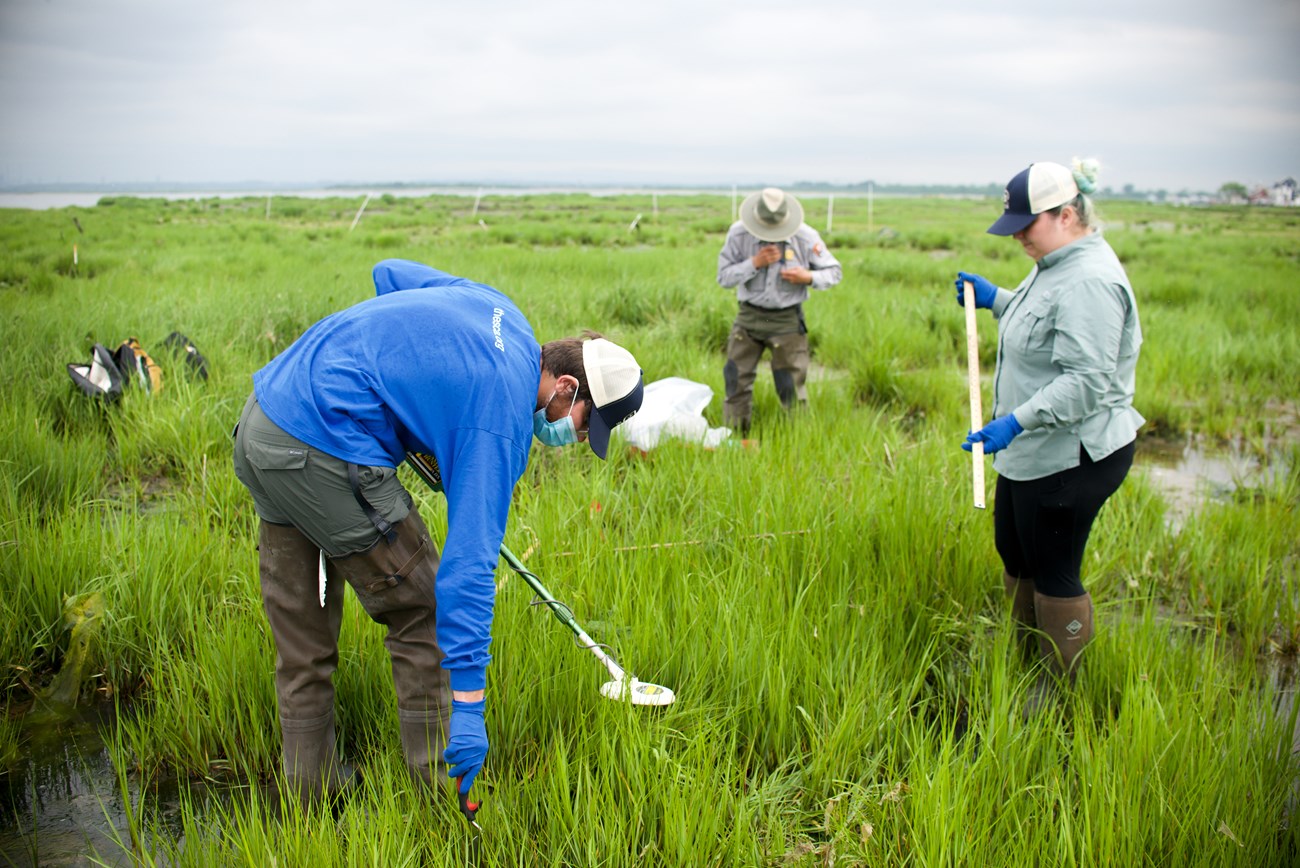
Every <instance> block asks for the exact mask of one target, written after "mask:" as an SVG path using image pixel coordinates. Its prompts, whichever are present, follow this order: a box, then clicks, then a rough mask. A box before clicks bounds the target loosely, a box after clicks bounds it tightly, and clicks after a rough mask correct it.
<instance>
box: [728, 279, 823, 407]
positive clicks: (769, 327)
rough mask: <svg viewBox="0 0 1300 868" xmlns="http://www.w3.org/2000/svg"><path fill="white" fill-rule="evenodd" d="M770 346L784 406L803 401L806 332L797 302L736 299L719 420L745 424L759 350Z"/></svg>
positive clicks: (805, 395) (805, 394)
mask: <svg viewBox="0 0 1300 868" xmlns="http://www.w3.org/2000/svg"><path fill="white" fill-rule="evenodd" d="M765 349H770V350H771V351H772V382H773V384H774V385H775V386H776V394H777V397H778V398H780V400H781V406H783V407H785V408H786V409H787V410H789V409H791V408H793V407H794V406H795V402H796V401H797V402H799V403H800V404H807V403H808V389H807V388H806V386H805V383H806V382H807V380H808V364H809V355H808V332H807V328H806V327H805V325H804V321H803V311H802V310H801V309H800V308H799V307H798V306H796V307H791V308H786V309H784V310H765V309H763V308H758V307H754V306H753V305H750V304H746V303H744V302H741V304H740V311H739V313H738V314H737V315H736V321H735V323H734V324H733V325H732V326H731V335H730V336H729V337H728V338H727V364H726V366H725V367H723V369H722V379H723V383H724V384H725V386H726V390H727V398H726V401H725V402H724V403H723V406H722V417H723V424H724V425H728V426H731V427H734V428H739V429H740V430H741V432H742V433H743V432H745V431H748V430H749V424H750V418H751V416H752V413H753V404H754V380H755V379H756V377H757V371H758V362H759V360H760V359H761V358H762V356H763V351H764V350H765Z"/></svg>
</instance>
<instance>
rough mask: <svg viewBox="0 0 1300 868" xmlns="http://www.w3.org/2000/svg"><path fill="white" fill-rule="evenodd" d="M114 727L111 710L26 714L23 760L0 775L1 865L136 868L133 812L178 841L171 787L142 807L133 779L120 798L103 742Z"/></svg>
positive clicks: (153, 793)
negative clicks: (131, 831)
mask: <svg viewBox="0 0 1300 868" xmlns="http://www.w3.org/2000/svg"><path fill="white" fill-rule="evenodd" d="M116 723H117V718H116V715H115V713H114V710H113V707H112V706H96V707H91V708H76V709H71V710H67V711H66V713H58V714H54V713H49V714H47V713H43V712H41V711H39V710H38V711H35V712H33V713H31V714H29V715H28V717H27V719H26V720H25V721H24V724H25V734H24V738H25V739H26V742H25V744H24V756H23V758H22V760H21V761H19V762H18V763H17V765H16V766H15V767H14V768H11V769H10V770H9V771H8V773H7V774H3V775H0V865H5V866H9V865H14V866H36V865H40V866H51V865H53V866H70V865H75V866H82V865H87V866H88V865H110V866H118V865H121V866H130V865H135V864H138V863H136V862H134V861H133V860H132V858H131V853H130V846H131V843H130V841H131V839H130V834H129V832H128V831H127V829H128V823H127V817H128V812H129V811H136V812H139V811H141V810H143V811H146V812H148V813H149V815H150V816H151V817H152V818H154V820H155V822H156V823H157V825H158V826H160V827H161V828H162V829H165V830H166V831H167V832H169V833H170V834H171V835H172V840H179V839H180V837H181V833H182V829H181V823H180V810H179V805H180V799H179V792H178V788H177V787H176V786H175V784H174V783H164V784H163V785H161V786H159V787H154V788H151V789H150V791H149V792H148V793H147V794H146V795H145V797H144V799H143V800H142V799H141V796H140V790H139V781H138V778H136V777H135V776H129V777H128V780H127V782H126V792H125V794H124V793H123V790H122V787H121V785H120V783H119V780H118V776H117V773H116V771H115V770H114V768H113V765H112V762H111V760H110V758H109V753H108V749H107V748H106V747H105V745H104V740H103V735H102V734H103V733H104V732H106V731H111V729H112V727H114V726H115V725H116ZM124 795H125V797H126V798H127V799H129V800H130V801H129V803H128V802H127V801H124ZM142 803H143V807H142Z"/></svg>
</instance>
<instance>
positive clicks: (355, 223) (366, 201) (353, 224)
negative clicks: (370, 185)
mask: <svg viewBox="0 0 1300 868" xmlns="http://www.w3.org/2000/svg"><path fill="white" fill-rule="evenodd" d="M369 204H370V194H369V193H367V194H366V198H365V200H364V201H363V202H362V203H361V207H360V208H358V209H357V216H355V217H353V218H352V225H351V226H349V227H348V231H349V232H351V231H352V230H353V229H356V228H357V221H358V220H360V219H361V212H362V211H365V210H366V206H367V205H369Z"/></svg>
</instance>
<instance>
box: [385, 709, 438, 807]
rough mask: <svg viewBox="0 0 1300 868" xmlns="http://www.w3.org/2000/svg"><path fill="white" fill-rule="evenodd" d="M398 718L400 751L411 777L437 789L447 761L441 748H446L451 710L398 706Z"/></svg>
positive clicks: (434, 789) (432, 788)
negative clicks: (408, 709)
mask: <svg viewBox="0 0 1300 868" xmlns="http://www.w3.org/2000/svg"><path fill="white" fill-rule="evenodd" d="M397 720H398V724H399V727H400V729H401V735H402V755H403V756H404V757H405V759H406V770H407V771H408V772H409V773H410V775H411V777H412V778H414V779H415V780H417V781H420V782H422V783H424V784H425V785H426V786H428V787H429V788H430V789H431V790H433V791H434V792H437V790H438V785H439V782H440V781H441V780H442V779H443V777H444V770H445V768H446V765H445V764H444V763H443V761H442V752H443V751H445V750H446V749H447V737H448V727H449V726H450V724H451V720H450V711H446V712H444V711H442V710H436V711H429V712H424V711H407V710H406V709H402V708H399V709H398V710H397Z"/></svg>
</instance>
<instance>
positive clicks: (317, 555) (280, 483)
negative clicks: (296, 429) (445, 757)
mask: <svg viewBox="0 0 1300 868" xmlns="http://www.w3.org/2000/svg"><path fill="white" fill-rule="evenodd" d="M234 453H235V454H234V463H235V472H236V475H237V476H238V477H239V479H240V481H241V482H243V483H244V485H245V486H246V487H247V488H248V490H249V492H250V493H251V494H252V495H253V503H254V506H255V507H256V509H257V512H258V515H259V516H260V517H261V519H262V521H261V527H260V531H259V538H258V570H259V573H260V576H261V587H262V602H263V607H264V609H265V611H266V617H267V620H268V622H269V623H270V626H271V634H272V636H273V637H274V639H275V647H276V664H275V692H276V701H277V704H278V706H279V712H280V726H281V731H282V733H283V737H284V744H283V762H284V773H285V776H286V778H287V779H288V781H289V783H290V786H291V788H292V789H293V790H294V791H295V792H297V793H299V794H300V796H301V797H303V798H304V799H305V800H310V799H312V798H314V797H317V796H319V795H320V794H321V793H322V791H323V792H324V793H326V794H330V793H333V792H334V791H336V790H337V789H338V788H339V787H340V786H341V785H342V783H343V780H342V772H341V770H340V767H339V763H338V760H337V756H336V753H335V745H334V735H335V734H334V685H333V674H334V670H335V669H336V668H337V666H338V637H339V628H340V625H341V623H342V612H343V586H344V583H346V584H348V585H351V586H352V590H353V591H354V592H355V593H356V595H357V599H358V601H360V603H361V606H362V608H364V609H365V611H366V614H368V615H369V616H370V617H371V618H372V619H373V620H374V621H376V622H377V623H380V624H383V625H384V626H386V627H387V628H388V633H387V635H386V637H385V638H384V646H385V648H386V649H387V651H388V655H389V658H390V660H391V663H392V675H393V686H394V689H395V691H396V694H397V709H398V720H399V726H400V730H401V739H402V751H403V754H404V756H405V759H406V765H407V767H408V769H409V771H410V772H411V774H412V775H414V776H415V777H416V778H418V779H419V780H422V781H424V782H426V783H428V784H430V785H432V784H433V783H434V782H435V781H436V780H437V772H438V770H439V768H440V766H439V764H440V763H441V759H442V751H443V749H444V748H445V747H446V742H447V726H448V723H449V720H450V714H451V689H450V679H449V676H448V674H447V672H446V671H445V670H443V668H442V666H441V661H442V657H443V654H442V651H441V649H440V648H439V647H438V642H437V636H436V632H435V624H436V621H435V615H436V602H435V598H434V578H435V575H436V574H437V570H438V550H437V548H436V547H435V546H434V544H433V541H432V540H431V539H430V537H429V532H428V530H427V529H426V527H425V525H424V521H423V520H422V519H421V518H420V514H419V512H418V511H417V510H414V509H411V499H410V495H409V494H407V493H406V491H405V490H404V489H403V488H402V486H401V483H400V482H399V481H398V479H397V472H396V470H394V469H393V468H391V467H361V468H359V469H358V481H359V484H360V487H361V490H362V494H363V496H364V497H365V498H366V500H368V501H369V502H370V503H371V505H372V506H373V507H374V508H375V510H376V511H377V512H378V513H379V514H380V515H381V516H382V517H383V518H385V519H387V520H388V521H389V522H391V523H392V525H393V530H392V533H391V534H390V537H389V538H385V537H384V536H382V535H381V534H380V533H379V531H378V530H377V529H376V528H375V526H374V524H373V523H372V522H371V520H370V519H369V518H367V517H366V515H365V513H364V512H363V510H362V508H361V506H360V504H359V503H358V502H357V500H356V498H355V496H354V495H353V493H352V489H351V485H350V483H349V482H348V466H347V464H346V462H343V461H340V460H339V459H337V458H334V457H332V456H330V455H326V454H325V453H323V452H320V451H319V450H317V449H313V448H312V447H310V446H308V445H307V444H305V443H303V442H302V441H300V440H298V439H297V438H294V437H292V436H290V435H289V434H287V433H285V432H284V431H282V430H281V429H280V428H278V427H277V426H276V425H275V424H274V423H273V422H271V421H270V420H269V419H267V418H266V416H265V414H263V413H262V411H261V409H260V408H259V407H258V406H257V402H256V400H255V399H254V398H251V397H250V398H249V400H248V403H247V405H245V408H244V413H243V416H242V417H241V419H240V422H239V426H238V428H237V429H236V432H235V449H234ZM323 553H325V554H324V561H325V576H326V582H325V590H324V600H323V602H322V599H321V593H320V584H319V576H320V564H321V559H322V555H323Z"/></svg>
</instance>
